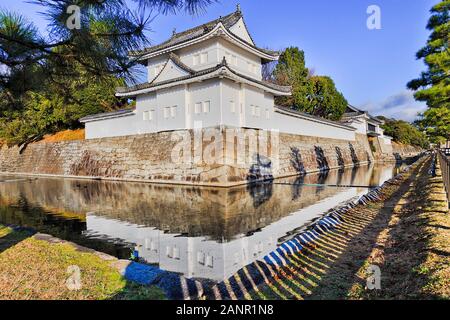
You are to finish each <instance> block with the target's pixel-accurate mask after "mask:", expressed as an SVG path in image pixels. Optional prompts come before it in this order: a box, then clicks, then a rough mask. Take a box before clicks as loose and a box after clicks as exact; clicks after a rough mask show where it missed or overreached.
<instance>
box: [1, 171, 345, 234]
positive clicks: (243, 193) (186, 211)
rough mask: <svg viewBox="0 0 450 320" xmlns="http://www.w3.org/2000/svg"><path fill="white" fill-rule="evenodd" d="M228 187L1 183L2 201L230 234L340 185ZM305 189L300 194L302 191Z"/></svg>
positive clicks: (53, 181)
mask: <svg viewBox="0 0 450 320" xmlns="http://www.w3.org/2000/svg"><path fill="white" fill-rule="evenodd" d="M254 188H255V189H253V188H252V187H235V188H228V189H223V188H220V189H212V188H194V187H187V186H177V187H171V186H163V185H150V184H140V183H122V182H112V181H111V182H102V181H88V180H85V181H79V180H67V179H51V178H50V179H45V178H42V179H33V180H30V181H26V182H20V183H15V184H13V183H6V184H0V204H1V203H4V204H8V205H14V206H15V207H18V208H20V206H21V205H24V204H26V208H24V209H26V210H29V208H42V209H43V210H49V211H51V212H54V213H55V212H60V213H61V214H64V212H66V211H67V212H71V213H78V214H80V215H81V214H86V213H87V212H94V213H95V214H96V215H97V216H105V217H107V218H110V219H117V220H121V221H124V222H127V223H133V224H137V225H142V226H147V227H154V228H156V229H158V230H162V231H167V232H169V233H172V234H186V235H189V236H200V235H202V236H208V237H210V238H213V239H214V240H222V238H223V237H224V238H225V240H227V239H231V238H233V237H234V236H236V235H239V234H246V233H248V232H251V231H255V230H257V229H259V228H263V227H265V226H267V225H269V224H271V223H273V222H275V221H277V220H279V219H281V218H283V217H284V216H287V215H289V214H290V213H292V212H294V211H296V210H299V209H301V208H304V207H306V206H310V205H312V204H314V203H316V202H317V201H320V200H322V199H325V198H327V197H330V196H332V195H334V194H336V193H338V192H339V191H340V190H339V189H338V188H325V189H320V188H319V187H302V186H287V185H272V184H270V185H266V187H264V186H258V187H254ZM299 195H301V196H299Z"/></svg>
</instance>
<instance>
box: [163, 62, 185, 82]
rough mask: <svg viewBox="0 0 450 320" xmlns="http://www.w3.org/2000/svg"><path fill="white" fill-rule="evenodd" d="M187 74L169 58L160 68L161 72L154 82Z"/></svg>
mask: <svg viewBox="0 0 450 320" xmlns="http://www.w3.org/2000/svg"><path fill="white" fill-rule="evenodd" d="M187 75H189V73H188V72H187V71H185V70H183V69H181V68H180V67H179V66H177V65H176V64H175V63H174V62H173V61H172V60H169V61H168V62H167V64H166V65H165V67H164V69H163V70H162V72H161V74H160V75H159V76H158V78H157V79H156V80H155V83H158V82H162V81H166V80H171V79H176V78H179V77H183V76H187Z"/></svg>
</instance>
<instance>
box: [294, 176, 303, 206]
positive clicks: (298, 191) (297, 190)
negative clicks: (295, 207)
mask: <svg viewBox="0 0 450 320" xmlns="http://www.w3.org/2000/svg"><path fill="white" fill-rule="evenodd" d="M304 181H305V176H304V175H301V176H298V177H297V178H296V179H295V181H294V183H293V184H292V200H297V199H298V198H300V196H301V195H302V185H303V183H304Z"/></svg>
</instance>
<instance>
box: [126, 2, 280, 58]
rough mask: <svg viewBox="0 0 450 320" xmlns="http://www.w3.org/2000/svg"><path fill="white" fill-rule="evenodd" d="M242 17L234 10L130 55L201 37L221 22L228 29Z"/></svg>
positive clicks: (139, 54) (275, 53)
mask: <svg viewBox="0 0 450 320" xmlns="http://www.w3.org/2000/svg"><path fill="white" fill-rule="evenodd" d="M240 18H242V13H241V11H240V10H238V11H235V12H233V13H231V14H229V15H227V16H225V17H220V18H219V19H216V20H212V21H210V22H207V23H204V24H202V25H200V26H197V27H195V28H192V29H188V30H186V31H183V32H179V33H174V34H173V35H172V37H171V38H170V39H169V40H167V41H164V42H163V43H161V44H158V45H155V46H152V47H148V48H145V49H143V50H139V51H133V52H130V55H131V56H136V57H139V56H142V55H145V54H149V53H153V52H156V51H159V50H163V49H167V48H170V47H172V46H175V45H178V44H182V43H184V42H186V41H189V40H193V39H196V38H199V37H201V36H203V35H205V34H207V33H208V32H210V31H211V30H212V29H214V27H215V26H217V24H219V23H220V22H221V23H222V24H223V26H224V27H225V28H226V29H227V30H228V29H229V28H231V27H232V26H233V25H235V24H236V23H237V22H238V21H239V19H240ZM230 32H231V31H230ZM233 35H234V36H235V37H236V38H238V39H239V40H241V41H243V42H245V43H246V44H248V45H250V46H251V47H253V48H254V49H257V50H259V51H261V52H264V53H265V54H268V55H271V56H278V55H279V52H278V51H272V50H267V49H262V48H259V47H257V46H255V45H254V44H253V43H249V42H248V41H246V40H244V39H242V38H240V37H239V36H237V35H235V34H234V33H233Z"/></svg>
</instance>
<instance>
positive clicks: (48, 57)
mask: <svg viewBox="0 0 450 320" xmlns="http://www.w3.org/2000/svg"><path fill="white" fill-rule="evenodd" d="M24 1H25V0H24ZM133 1H134V2H135V3H136V4H138V6H137V7H138V12H137V13H135V12H132V11H131V10H130V9H129V7H128V4H127V1H125V0H102V1H98V0H34V1H33V2H34V3H35V4H38V5H40V6H41V7H42V11H41V13H42V14H43V15H44V16H45V17H46V18H47V21H48V25H47V30H48V33H47V34H46V35H41V34H40V33H39V31H38V29H37V28H36V27H35V26H34V25H33V23H31V22H28V21H27V20H26V19H25V18H24V17H22V16H21V15H19V14H17V13H13V12H9V11H6V10H2V9H0V137H2V138H3V139H6V140H7V142H9V143H18V144H21V143H28V142H30V141H34V140H36V139H38V138H39V137H41V136H42V135H44V134H45V133H52V132H55V131H57V130H61V129H66V128H76V127H78V126H80V124H79V123H78V119H79V118H80V117H83V116H85V115H88V114H93V113H98V112H103V111H110V110H114V109H118V108H123V107H127V106H128V104H127V101H123V100H121V99H117V98H116V97H115V95H114V94H115V92H114V90H115V88H116V87H117V86H123V85H124V83H125V81H126V80H130V81H134V80H135V79H134V78H133V75H134V72H133V71H134V70H135V67H136V66H137V65H138V62H137V60H135V59H131V60H130V59H128V54H129V52H130V51H134V50H136V49H140V48H142V46H144V45H146V44H147V43H148V40H147V38H146V36H145V34H144V31H145V30H146V29H147V28H148V27H149V24H150V23H151V21H152V19H151V17H150V16H149V14H156V13H163V14H165V13H168V12H172V13H176V12H178V11H179V10H186V11H187V12H189V13H191V14H192V13H195V12H198V10H202V9H204V8H205V7H206V5H208V4H210V3H212V2H214V1H215V0H133ZM73 5H76V6H77V7H78V8H79V9H80V15H77V17H79V18H80V24H79V25H77V26H75V27H70V26H69V24H68V21H69V20H70V19H71V15H73V14H74V13H73V11H72V13H70V12H71V11H70V10H68V9H69V7H70V6H73ZM68 12H69V13H68ZM148 12H150V13H149V14H147V13H148Z"/></svg>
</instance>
